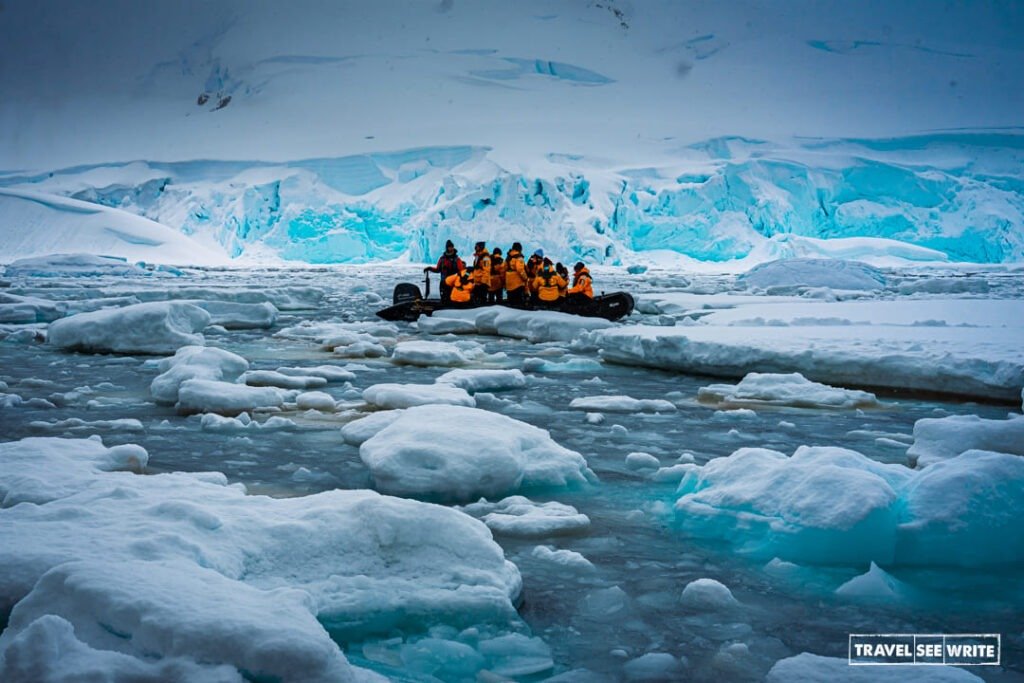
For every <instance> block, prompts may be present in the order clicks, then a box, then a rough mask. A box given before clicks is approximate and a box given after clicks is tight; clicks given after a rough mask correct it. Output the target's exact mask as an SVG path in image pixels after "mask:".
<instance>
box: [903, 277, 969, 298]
mask: <svg viewBox="0 0 1024 683" xmlns="http://www.w3.org/2000/svg"><path fill="white" fill-rule="evenodd" d="M896 291H897V292H899V293H900V294H904V295H909V294H987V293H988V291H989V284H988V280H984V279H982V278H980V277H955V278H951V277H924V278H921V279H919V280H912V281H908V282H901V283H900V284H899V285H897V286H896Z"/></svg>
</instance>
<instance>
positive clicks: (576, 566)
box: [530, 545, 594, 572]
mask: <svg viewBox="0 0 1024 683" xmlns="http://www.w3.org/2000/svg"><path fill="white" fill-rule="evenodd" d="M530 555H532V556H533V557H535V558H536V559H538V560H543V561H544V562H552V563H554V564H557V565H558V566H559V567H562V568H563V569H569V570H572V571H585V572H591V571H594V565H593V563H592V562H591V561H590V560H588V559H587V558H586V557H584V556H583V555H582V554H580V553H578V552H576V551H575V550H566V549H558V550H556V549H555V548H554V546H550V545H538V546H536V547H534V549H533V550H532V551H531V552H530Z"/></svg>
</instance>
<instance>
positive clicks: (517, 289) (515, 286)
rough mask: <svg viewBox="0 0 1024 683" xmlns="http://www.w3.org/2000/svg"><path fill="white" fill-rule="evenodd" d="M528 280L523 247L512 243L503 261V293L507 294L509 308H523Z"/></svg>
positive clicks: (517, 243)
mask: <svg viewBox="0 0 1024 683" xmlns="http://www.w3.org/2000/svg"><path fill="white" fill-rule="evenodd" d="M529 282H530V279H529V276H528V275H527V274H526V262H525V261H523V245H521V244H520V243H519V242H514V243H513V244H512V248H511V249H509V250H508V259H506V261H505V291H507V292H508V304H509V306H516V307H519V308H521V307H523V306H525V305H526V293H527V290H528V289H529V288H528V287H527V285H528V284H529Z"/></svg>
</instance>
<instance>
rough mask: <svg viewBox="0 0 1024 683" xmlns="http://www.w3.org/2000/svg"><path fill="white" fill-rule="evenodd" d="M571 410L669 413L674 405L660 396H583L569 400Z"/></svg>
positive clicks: (674, 408)
mask: <svg viewBox="0 0 1024 683" xmlns="http://www.w3.org/2000/svg"><path fill="white" fill-rule="evenodd" d="M569 408H571V409H573V410H587V411H601V412H606V413H671V412H675V410H676V407H675V405H674V404H673V403H671V402H670V401H666V400H664V399H661V398H642V399H641V398H632V397H630V396H585V397H580V398H574V399H573V400H572V401H570V402H569Z"/></svg>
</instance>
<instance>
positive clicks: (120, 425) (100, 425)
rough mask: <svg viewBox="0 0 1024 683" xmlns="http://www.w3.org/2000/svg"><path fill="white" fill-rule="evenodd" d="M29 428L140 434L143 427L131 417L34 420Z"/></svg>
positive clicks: (29, 424)
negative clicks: (105, 430) (53, 420)
mask: <svg viewBox="0 0 1024 683" xmlns="http://www.w3.org/2000/svg"><path fill="white" fill-rule="evenodd" d="M28 426H29V427H32V428H33V429H39V430H43V431H54V432H56V431H64V430H67V431H71V430H75V429H110V430H115V431H123V432H141V431H142V430H143V429H144V427H143V426H142V423H141V422H140V421H138V420H136V419H135V418H133V417H124V418H120V419H117V420H83V419H81V418H78V417H69V418H67V419H66V420H57V421H55V422H45V421H42V420H36V421H33V422H29V423H28Z"/></svg>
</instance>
